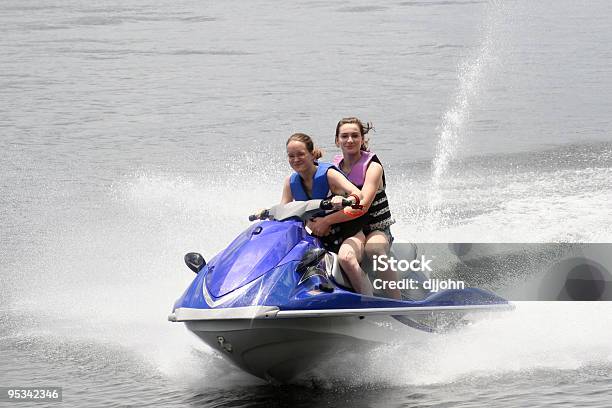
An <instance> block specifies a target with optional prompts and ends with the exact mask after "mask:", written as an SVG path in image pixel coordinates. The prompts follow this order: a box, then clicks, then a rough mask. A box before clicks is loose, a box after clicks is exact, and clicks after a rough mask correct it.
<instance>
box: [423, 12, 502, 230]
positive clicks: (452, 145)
mask: <svg viewBox="0 0 612 408" xmlns="http://www.w3.org/2000/svg"><path fill="white" fill-rule="evenodd" d="M490 7H491V8H490V10H489V15H488V21H487V24H486V25H485V26H484V29H483V30H482V31H483V32H484V34H483V36H482V41H481V44H480V46H479V47H478V51H477V52H476V55H475V57H474V58H473V59H469V60H466V61H463V62H462V63H460V64H459V68H458V79H459V87H458V89H457V92H456V94H455V98H454V103H453V104H452V105H451V107H450V108H449V109H448V110H447V111H446V113H445V114H444V116H443V118H442V124H441V125H440V127H439V136H438V144H437V146H436V154H435V156H434V159H433V161H432V178H431V183H430V191H429V200H428V201H429V214H428V218H429V224H430V225H439V224H440V223H441V221H442V220H443V217H444V216H445V215H446V214H444V213H443V210H442V209H441V207H442V201H443V197H442V192H441V184H442V180H443V177H445V176H446V175H447V172H448V169H449V166H450V163H451V162H452V161H453V160H454V159H455V158H456V155H457V148H458V146H459V143H460V140H461V138H462V136H463V135H464V134H465V132H466V129H467V126H468V122H469V118H470V110H471V108H472V106H473V105H474V102H475V100H476V99H477V98H478V96H479V90H480V85H481V83H482V81H483V78H484V75H485V72H486V70H487V68H488V67H489V66H491V64H492V62H493V61H494V59H495V55H494V50H495V41H494V38H495V35H494V33H495V28H496V26H497V25H498V21H499V20H500V18H499V17H498V14H499V13H500V11H501V6H499V5H498V4H497V3H494V4H493V5H491V6H490Z"/></svg>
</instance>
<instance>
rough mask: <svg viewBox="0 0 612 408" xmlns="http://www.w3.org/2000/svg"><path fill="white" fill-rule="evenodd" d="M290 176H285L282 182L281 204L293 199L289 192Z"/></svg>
mask: <svg viewBox="0 0 612 408" xmlns="http://www.w3.org/2000/svg"><path fill="white" fill-rule="evenodd" d="M290 179H291V176H287V177H286V178H285V182H284V183H283V196H282V197H281V202H280V203H281V204H288V203H290V202H292V201H293V194H291V186H290V185H289V181H290Z"/></svg>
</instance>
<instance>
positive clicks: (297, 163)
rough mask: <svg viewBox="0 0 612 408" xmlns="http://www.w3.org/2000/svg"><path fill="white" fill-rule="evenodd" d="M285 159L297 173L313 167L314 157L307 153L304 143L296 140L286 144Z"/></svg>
mask: <svg viewBox="0 0 612 408" xmlns="http://www.w3.org/2000/svg"><path fill="white" fill-rule="evenodd" d="M287 159H288V160H289V165H290V166H291V168H292V169H293V170H295V171H297V172H298V173H303V172H305V171H306V170H308V169H309V168H310V167H311V166H314V156H313V155H312V153H310V152H309V151H308V148H306V144H305V143H304V142H300V141H297V140H292V141H290V142H289V143H287Z"/></svg>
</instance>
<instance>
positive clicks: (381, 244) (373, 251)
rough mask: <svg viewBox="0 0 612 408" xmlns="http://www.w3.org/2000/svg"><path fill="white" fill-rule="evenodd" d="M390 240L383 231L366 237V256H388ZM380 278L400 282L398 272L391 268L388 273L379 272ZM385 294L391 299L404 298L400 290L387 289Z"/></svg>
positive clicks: (373, 232) (374, 232)
mask: <svg viewBox="0 0 612 408" xmlns="http://www.w3.org/2000/svg"><path fill="white" fill-rule="evenodd" d="M389 247H390V245H389V240H388V239H387V236H386V235H385V234H384V233H383V232H382V231H372V232H371V233H370V234H368V236H367V237H366V241H365V254H366V256H367V257H368V258H372V256H374V255H377V256H381V255H387V254H388V253H389V249H390V248H389ZM378 277H379V278H380V279H382V280H384V281H387V282H388V281H396V282H397V280H398V276H397V271H392V270H391V268H388V269H387V270H386V271H384V272H383V271H379V272H378ZM385 294H386V295H387V297H390V298H391V299H398V300H400V299H401V298H402V293H401V292H400V290H399V289H389V288H388V287H386V288H385Z"/></svg>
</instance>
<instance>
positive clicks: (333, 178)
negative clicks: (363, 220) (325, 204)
mask: <svg viewBox="0 0 612 408" xmlns="http://www.w3.org/2000/svg"><path fill="white" fill-rule="evenodd" d="M327 181H328V182H329V189H330V190H331V191H332V193H334V194H338V195H347V194H356V195H357V196H359V197H360V199H361V196H362V195H361V191H359V189H358V188H357V187H355V185H354V184H353V183H351V182H350V181H349V180H348V179H347V178H346V177H344V175H343V174H342V173H340V172H339V171H337V170H334V169H330V170H329V171H328V172H327ZM354 219H355V217H351V216H349V215H346V214H345V213H344V212H343V211H336V212H335V213H331V214H329V215H326V216H325V217H323V218H322V220H324V222H325V223H326V224H328V225H332V224H338V223H341V222H346V221H351V220H354Z"/></svg>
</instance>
